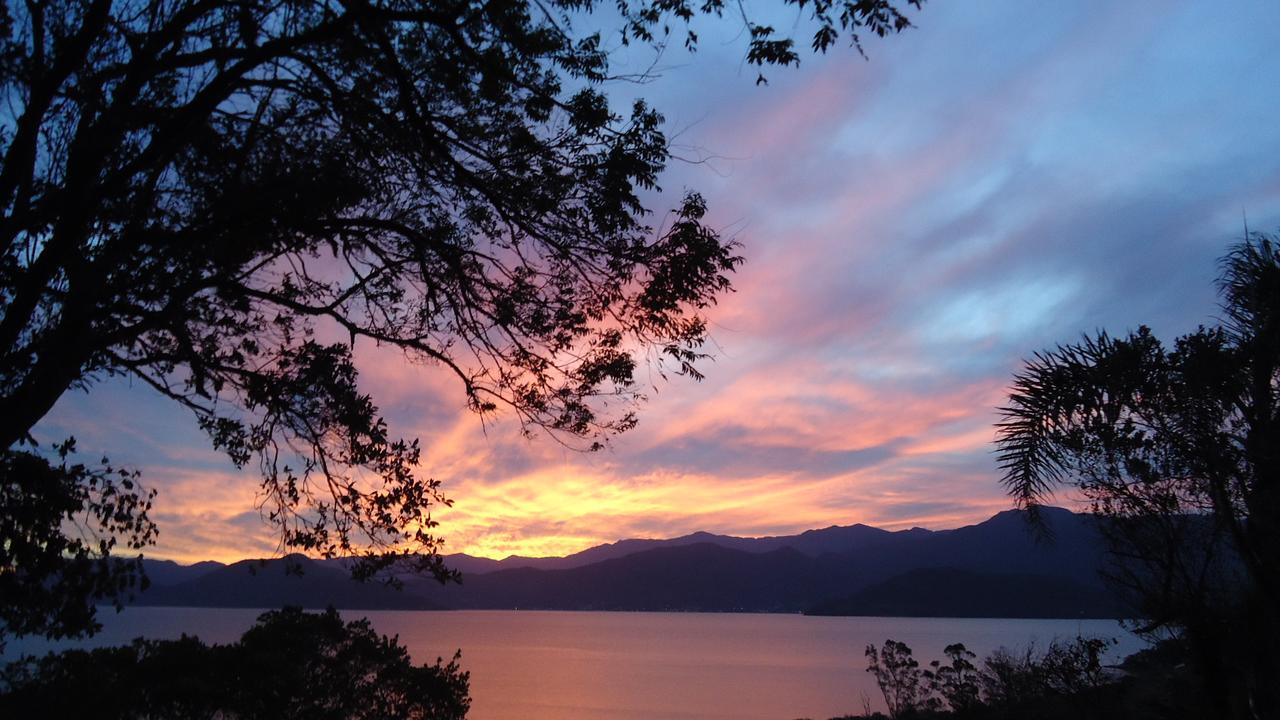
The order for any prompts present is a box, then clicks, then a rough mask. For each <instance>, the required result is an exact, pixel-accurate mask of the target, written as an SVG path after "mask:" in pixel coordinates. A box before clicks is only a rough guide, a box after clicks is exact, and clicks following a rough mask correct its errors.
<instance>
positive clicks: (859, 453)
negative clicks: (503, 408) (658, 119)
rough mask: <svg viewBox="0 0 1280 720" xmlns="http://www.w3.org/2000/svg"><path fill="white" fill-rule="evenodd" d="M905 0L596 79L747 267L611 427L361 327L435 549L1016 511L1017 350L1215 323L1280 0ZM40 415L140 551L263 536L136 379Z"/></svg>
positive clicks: (538, 548)
mask: <svg viewBox="0 0 1280 720" xmlns="http://www.w3.org/2000/svg"><path fill="white" fill-rule="evenodd" d="M916 20H917V24H918V26H919V27H918V29H916V30H913V31H911V32H909V33H907V34H905V35H903V36H900V37H895V38H890V39H885V40H883V41H878V40H877V41H874V42H873V43H872V44H871V45H869V48H870V55H871V58H870V60H869V61H863V60H861V59H859V58H858V57H857V56H856V55H854V54H852V53H833V54H832V55H830V56H826V57H821V58H806V60H805V63H804V66H803V67H802V68H800V69H799V70H798V71H797V70H793V69H786V70H781V69H780V70H775V71H772V72H770V73H769V77H770V81H771V84H770V85H769V86H767V87H762V88H757V87H756V86H755V85H754V82H753V81H754V78H755V75H754V72H752V69H751V68H744V67H743V65H742V63H741V55H740V50H741V45H740V44H737V41H736V40H734V39H733V37H732V36H733V34H734V32H736V30H735V29H734V28H729V27H728V26H717V25H715V24H714V23H712V24H709V25H708V27H707V28H705V29H704V28H702V27H701V26H700V30H699V32H700V35H702V37H703V43H702V50H701V51H700V53H699V54H698V55H697V56H695V57H694V58H689V59H686V58H683V57H671V58H667V60H668V61H669V64H670V65H671V67H669V68H668V69H667V70H666V71H665V76H664V77H663V78H662V79H661V80H660V81H658V82H656V83H654V84H652V85H645V86H635V87H626V86H618V88H617V89H619V90H620V91H621V95H619V98H618V99H619V101H620V102H621V101H622V100H623V98H622V96H623V95H637V94H638V95H650V96H652V97H653V98H654V100H655V105H656V106H658V107H660V108H662V109H663V110H664V112H665V113H666V115H667V117H668V118H669V119H670V120H671V122H672V128H673V129H674V130H677V131H679V137H678V138H677V139H676V142H677V143H679V145H680V148H679V149H680V151H681V153H682V154H688V155H690V156H693V157H695V158H697V157H707V158H708V160H707V161H706V162H703V163H675V164H673V166H672V167H671V168H670V169H669V171H668V173H667V174H666V175H665V176H664V178H663V181H662V185H663V186H664V187H665V188H667V190H666V192H665V193H663V194H660V195H650V196H648V197H649V198H650V200H651V205H653V207H655V208H657V209H659V211H660V210H661V209H662V208H665V207H669V206H670V204H671V203H672V202H673V200H674V197H675V196H677V195H678V194H679V192H680V191H681V190H682V189H684V188H697V189H699V190H701V191H702V192H703V193H704V194H705V195H706V197H707V199H708V201H709V204H710V207H711V212H712V214H711V221H712V223H713V224H714V225H715V226H716V227H719V228H721V229H723V230H724V232H725V233H727V234H730V235H733V236H735V237H737V238H738V239H740V240H741V241H742V242H743V243H744V248H743V252H744V254H745V255H746V257H747V260H748V262H747V264H746V266H745V267H744V268H743V269H742V271H741V272H740V273H738V275H737V276H736V278H735V286H736V288H737V292H736V293H733V294H731V295H728V296H726V297H725V298H723V299H722V302H721V303H720V304H719V305H717V306H716V307H714V308H712V309H710V312H709V319H710V321H711V323H712V327H713V329H714V335H715V347H714V348H713V350H715V352H716V354H717V358H716V360H715V362H714V363H712V364H710V365H709V366H708V367H707V368H706V369H707V371H708V376H707V379H706V380H705V381H703V382H702V383H694V382H692V381H689V380H687V379H676V380H673V381H672V382H670V383H660V382H656V381H655V382H654V383H653V388H652V390H651V391H650V392H649V393H648V394H649V395H650V400H649V402H647V403H646V404H645V405H644V406H643V407H642V408H641V423H640V426H639V427H638V428H637V429H635V430H634V431H632V432H631V433H628V434H627V435H625V436H622V437H619V438H617V439H615V441H614V442H613V443H612V447H611V449H610V450H607V451H604V452H601V453H594V454H581V453H577V452H573V451H571V450H567V449H565V448H563V447H562V446H560V445H558V444H556V443H554V442H551V441H548V440H547V439H545V438H544V439H535V440H533V441H530V440H528V439H526V438H525V437H524V436H523V435H521V433H520V432H519V427H517V426H516V424H515V423H514V421H513V420H512V419H511V418H509V417H506V418H497V419H494V420H492V421H490V422H487V423H486V424H482V423H481V422H480V420H479V419H478V418H477V417H476V416H475V415H473V414H471V413H469V412H467V411H466V410H465V409H464V408H463V395H462V390H461V388H460V387H459V385H458V383H457V380H456V378H453V377H451V376H450V375H449V373H448V372H446V371H444V370H443V369H441V368H439V367H431V366H419V365H412V364H409V363H407V362H406V361H405V360H404V358H403V357H402V356H401V355H399V354H398V353H396V352H393V351H390V350H387V349H385V348H378V347H375V346H373V345H367V344H364V343H360V344H358V345H357V348H356V355H357V361H358V364H359V366H360V369H361V373H362V379H363V382H364V385H365V388H366V390H368V391H369V392H370V393H371V394H372V395H373V397H374V398H375V401H376V402H378V403H379V404H380V406H381V407H382V409H383V410H384V411H385V412H386V414H387V416H388V419H389V420H390V422H391V426H392V429H393V431H394V432H396V433H398V434H400V435H403V436H406V437H417V438H420V439H421V441H422V447H423V458H424V466H423V470H422V471H423V472H424V473H428V474H430V475H431V476H433V477H438V478H440V479H442V480H444V481H445V489H446V492H447V494H449V495H450V496H451V497H453V498H454V499H455V500H456V505H455V506H454V507H452V508H442V509H440V511H439V512H438V513H437V515H436V517H437V519H439V520H440V521H441V523H442V525H441V527H440V532H441V534H443V535H444V536H445V537H446V538H447V539H448V545H447V546H446V547H447V549H449V550H451V551H467V552H472V553H476V554H483V555H490V556H495V557H500V556H504V555H506V554H510V553H520V554H562V553H567V552H573V551H576V550H581V549H583V548H585V547H588V546H590V545H593V544H597V543H600V542H610V541H613V540H616V539H618V538H621V537H629V536H649V537H669V536H673V535H678V534H683V533H687V532H692V531H694V530H710V531H715V532H724V533H731V534H739V535H760V534H779V533H788V532H797V531H800V530H804V529H807V528H811V527H820V526H825V525H831V524H850V523H854V522H865V523H869V524H876V525H881V526H884V527H889V528H894V529H900V528H906V527H911V526H913V525H921V526H927V527H955V526H958V525H964V524H968V523H972V522H975V521H978V520H981V519H982V518H984V517H986V516H989V515H990V514H992V513H994V512H996V511H998V510H1000V509H1003V508H1005V507H1008V500H1007V498H1006V497H1005V496H1004V495H1003V493H1002V489H1001V487H1000V485H999V482H998V479H999V471H998V468H997V467H996V465H995V461H994V457H993V454H992V447H991V439H992V435H993V431H992V423H993V422H994V421H995V420H996V418H997V415H996V410H995V408H996V407H997V406H999V405H1000V404H1001V402H1002V401H1003V398H1004V395H1005V392H1006V388H1007V386H1008V382H1009V379H1010V377H1011V375H1012V373H1013V372H1014V371H1016V370H1017V369H1018V367H1019V366H1020V364H1021V362H1022V361H1023V359H1024V358H1026V357H1029V356H1030V355H1031V353H1032V352H1034V351H1036V350H1039V349H1043V348H1045V347H1050V346H1052V345H1053V344H1055V343H1059V342H1070V341H1073V340H1074V339H1076V338H1077V337H1079V334H1080V333H1082V332H1086V333H1087V332H1093V331H1094V330H1096V329H1099V328H1107V329H1108V330H1110V331H1112V332H1114V333H1122V332H1125V331H1127V330H1130V329H1134V328H1136V327H1137V325H1139V324H1143V323H1146V324H1149V325H1151V326H1152V327H1153V328H1154V329H1155V330H1156V332H1157V333H1159V334H1160V335H1161V336H1164V337H1171V336H1173V335H1175V334H1177V333H1180V332H1186V331H1189V330H1191V329H1193V328H1194V327H1195V326H1196V325H1197V324H1200V323H1209V322H1213V320H1214V315H1215V313H1216V302H1215V297H1214V290H1213V284H1212V281H1213V277H1214V273H1215V264H1214V263H1215V259H1216V258H1217V257H1218V256H1219V255H1220V254H1221V253H1222V252H1223V250H1224V249H1225V248H1226V246H1227V244H1228V243H1230V242H1231V241H1232V240H1234V239H1236V238H1238V237H1239V236H1240V233H1241V231H1242V228H1243V214H1244V213H1247V215H1248V219H1249V224H1250V226H1251V227H1252V228H1254V229H1262V230H1269V231H1273V230H1276V229H1278V228H1280V168H1277V165H1276V163H1275V160H1274V159H1275V158H1276V157H1278V156H1280V123H1275V122H1274V116H1275V108H1276V107H1277V104H1278V103H1280V95H1278V93H1277V91H1276V89H1275V84H1274V82H1272V78H1274V77H1276V76H1278V75H1280V56H1278V55H1277V54H1276V53H1275V52H1274V51H1273V47H1274V38H1272V37H1271V34H1272V28H1274V27H1276V25H1277V23H1280V5H1275V4H1260V3H1256V4H1253V5H1249V6H1248V7H1244V6H1242V7H1237V8H1233V9H1232V11H1231V12H1230V13H1223V12H1221V11H1220V10H1218V9H1216V8H1214V7H1212V6H1209V5H1207V4H1204V3H1195V2H1181V3H1171V4H1169V5H1167V6H1165V7H1163V8H1162V12H1161V13H1150V12H1148V11H1147V10H1146V9H1145V8H1143V7H1140V6H1138V5H1132V4H1130V5H1125V4H1117V3H1106V2H1082V3H1057V4H1047V3H1038V4H1037V3H1020V2H1016V0H1006V1H1005V2H990V3H980V4H972V3H970V4H963V5H961V4H951V5H947V4H938V5H936V6H934V5H928V6H926V9H925V11H924V12H922V13H920V14H919V15H918V17H917V18H916ZM717 28H719V29H717ZM717 33H720V34H719V35H718V34H717ZM642 377H645V379H646V380H648V379H649V378H648V376H647V375H645V374H644V373H642ZM39 431H40V433H39V434H40V435H41V437H42V439H46V440H49V439H60V438H61V437H65V436H66V435H71V434H74V435H76V437H77V438H78V439H79V440H80V441H81V442H80V444H81V447H82V448H83V449H84V450H85V451H86V453H93V454H96V453H100V452H104V451H106V452H109V454H111V456H112V459H113V460H119V461H124V462H127V463H130V464H133V465H135V466H138V467H141V468H142V469H143V470H144V477H145V478H146V479H147V481H148V482H152V483H154V484H155V485H156V486H157V487H159V489H160V491H161V494H160V497H159V498H158V504H157V517H160V518H162V520H163V522H162V535H161V538H160V545H159V546H158V547H157V548H156V549H155V552H156V554H157V555H161V556H166V555H167V556H171V557H178V558H183V559H199V558H203V557H216V558H219V559H235V558H237V557H242V556H247V555H255V554H264V553H270V552H273V551H274V539H273V538H272V537H271V536H270V534H269V533H268V532H266V531H265V530H260V531H255V529H254V528H255V515H256V513H255V511H254V507H255V506H254V500H255V488H256V480H255V478H254V477H253V475H252V473H249V472H246V473H240V472H237V471H235V470H234V469H233V468H231V467H230V465H229V463H228V462H227V461H226V460H225V459H224V458H222V457H221V456H219V455H218V454H217V453H215V452H213V451H212V450H210V449H209V447H208V443H207V440H206V439H205V438H204V437H203V436H202V435H201V433H200V432H199V431H198V430H196V429H195V428H194V424H193V422H192V421H191V419H190V418H189V417H187V416H186V415H185V414H184V413H182V412H181V411H180V410H177V409H175V408H174V407H172V406H171V404H169V403H168V402H167V401H165V400H163V399H162V398H159V397H158V396H156V395H155V394H154V393H152V392H151V391H149V390H146V389H145V388H140V387H130V386H128V385H127V384H126V383H123V382H121V381H110V382H104V383H102V384H100V385H98V386H97V387H95V388H94V389H93V392H92V393H91V394H89V395H87V396H86V395H81V394H73V395H68V396H67V397H66V398H64V400H63V401H62V402H61V403H60V404H59V405H58V407H57V408H56V409H55V411H54V412H53V413H52V414H51V415H50V417H49V418H47V419H46V421H45V422H44V423H43V424H42V425H41V426H40V428H39ZM1065 500H1066V501H1068V502H1070V501H1071V499H1070V498H1065Z"/></svg>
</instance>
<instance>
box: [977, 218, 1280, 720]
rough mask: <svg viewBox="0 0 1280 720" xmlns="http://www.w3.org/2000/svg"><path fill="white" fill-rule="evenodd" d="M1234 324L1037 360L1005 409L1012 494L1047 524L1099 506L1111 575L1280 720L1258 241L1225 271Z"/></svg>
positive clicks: (1272, 373) (1226, 686)
mask: <svg viewBox="0 0 1280 720" xmlns="http://www.w3.org/2000/svg"><path fill="white" fill-rule="evenodd" d="M1219 291H1220V294H1221V298H1222V312H1223V322H1222V324H1221V325H1220V326H1216V327H1209V328H1206V327H1203V326H1202V327H1200V328H1199V329H1198V330H1197V331H1195V332H1193V333H1190V334H1188V335H1184V336H1181V337H1179V338H1177V339H1176V340H1175V342H1174V343H1173V346H1172V347H1171V348H1166V347H1165V346H1164V345H1163V344H1162V343H1161V342H1160V341H1159V340H1158V339H1157V338H1156V337H1155V336H1154V335H1153V334H1152V333H1151V331H1150V330H1149V329H1148V328H1146V327H1142V328H1139V329H1138V331H1137V332H1134V333H1130V334H1129V335H1128V336H1127V337H1124V338H1113V337H1111V336H1109V335H1108V334H1107V333H1105V332H1100V333H1098V334H1097V335H1096V336H1086V337H1084V338H1083V339H1082V340H1081V341H1080V342H1078V343H1075V344H1071V345H1061V346H1058V347H1057V348H1055V349H1054V350H1051V351H1046V352H1041V353H1037V354H1036V355H1035V356H1034V357H1033V359H1032V360H1031V361H1030V362H1028V363H1027V365H1026V367H1025V368H1024V369H1023V370H1022V371H1021V372H1020V373H1018V374H1017V375H1016V376H1015V378H1014V383H1013V389H1012V392H1011V394H1010V397H1009V403H1008V405H1007V406H1006V407H1004V408H1001V411H1002V414H1003V418H1002V421H1001V422H1000V423H998V425H997V441H996V442H997V453H998V460H999V463H1000V467H1001V469H1002V470H1003V471H1004V477H1003V480H1002V482H1003V484H1004V486H1005V488H1006V490H1007V491H1008V492H1009V494H1010V495H1011V496H1012V497H1013V498H1014V500H1015V501H1016V502H1017V503H1018V505H1020V506H1022V507H1025V508H1027V509H1028V510H1030V511H1031V512H1032V516H1033V517H1035V509H1036V508H1037V507H1038V506H1039V505H1040V504H1041V503H1042V502H1044V501H1045V500H1047V499H1048V498H1049V497H1050V496H1051V495H1052V494H1053V492H1054V491H1055V490H1058V489H1068V490H1070V491H1074V492H1077V493H1079V494H1080V495H1081V496H1083V498H1084V499H1085V500H1087V501H1088V502H1089V503H1090V504H1091V506H1092V508H1093V511H1094V513H1095V515H1096V516H1097V517H1098V520H1099V526H1100V528H1101V529H1102V530H1103V532H1104V535H1105V536H1106V537H1107V539H1108V541H1109V545H1110V549H1111V552H1112V559H1113V562H1112V563H1111V569H1110V571H1109V573H1108V574H1109V575H1110V577H1111V579H1112V580H1114V581H1116V586H1117V588H1118V589H1119V590H1120V591H1121V592H1125V593H1126V594H1127V595H1128V597H1129V598H1130V599H1131V600H1132V601H1133V603H1134V607H1135V610H1136V611H1137V612H1138V613H1139V614H1141V615H1142V617H1144V618H1145V620H1144V623H1143V624H1142V625H1141V626H1140V627H1139V630H1141V631H1146V632H1154V631H1156V630H1157V629H1159V628H1169V629H1172V630H1174V631H1175V632H1177V633H1179V634H1180V635H1181V636H1182V637H1183V638H1184V639H1185V640H1186V641H1187V642H1188V644H1189V646H1190V647H1191V648H1193V651H1194V652H1195V654H1196V656H1197V658H1198V660H1199V665H1200V667H1201V669H1202V671H1203V673H1204V676H1205V681H1206V683H1207V685H1208V690H1209V691H1210V692H1212V693H1213V695H1214V696H1215V697H1216V698H1217V699H1218V702H1219V703H1220V705H1221V708H1222V710H1223V711H1229V712H1231V713H1232V714H1233V715H1236V716H1238V717H1275V716H1276V714H1277V713H1280V693H1277V689H1276V687H1275V683H1274V679H1275V678H1278V677H1280V665H1277V658H1280V462H1278V459H1277V452H1280V416H1278V413H1277V397H1278V396H1280V248H1278V246H1277V241H1276V239H1275V238H1274V237H1268V236H1266V235H1262V234H1257V233H1253V234H1246V238H1245V240H1244V241H1243V242H1241V243H1239V244H1238V245H1236V246H1235V247H1234V248H1233V249H1232V250H1231V252H1230V253H1228V254H1227V255H1226V257H1224V258H1223V259H1222V261H1221V275H1220V279H1219Z"/></svg>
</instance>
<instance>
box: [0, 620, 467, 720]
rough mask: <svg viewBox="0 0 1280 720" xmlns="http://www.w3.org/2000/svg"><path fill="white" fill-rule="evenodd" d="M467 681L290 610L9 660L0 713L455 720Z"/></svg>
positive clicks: (362, 634) (382, 641)
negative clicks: (210, 629)
mask: <svg viewBox="0 0 1280 720" xmlns="http://www.w3.org/2000/svg"><path fill="white" fill-rule="evenodd" d="M468 691H469V678H468V675H467V673H466V672H463V671H461V670H460V669H459V667H458V658H457V657H456V656H455V657H454V659H453V660H451V661H450V662H448V663H446V662H444V661H442V660H437V661H436V663H435V664H434V665H414V664H413V662H412V661H411V660H410V658H409V654H408V651H407V650H406V649H405V648H404V647H403V646H402V645H400V644H399V643H398V642H397V640H396V639H395V638H388V637H386V636H382V635H379V634H378V633H376V632H375V631H374V630H373V629H372V628H371V627H370V625H369V622H368V621H367V620H359V621H355V622H350V623H344V622H343V621H342V618H341V617H340V616H339V615H338V614H337V612H335V611H334V610H332V609H330V610H329V611H328V612H325V613H322V614H313V613H304V612H302V611H301V610H298V609H296V608H293V609H289V608H287V609H285V610H282V611H272V612H269V613H266V614H264V615H262V616H261V617H260V618H258V622H257V624H255V625H254V626H253V627H252V628H250V629H249V630H248V631H247V632H246V633H245V634H244V636H243V637H242V638H241V639H240V641H239V642H236V643H232V644H230V645H205V644H203V643H201V642H200V641H199V640H198V639H196V638H194V637H187V636H183V637H182V639H180V640H144V639H141V638H140V639H137V640H135V641H133V643H132V644H130V645H126V646H123V647H108V648H99V649H95V650H67V651H63V652H61V653H57V654H49V655H46V656H45V657H43V658H30V657H29V658H24V659H22V660H19V661H16V662H13V663H10V664H9V665H8V666H7V667H6V668H5V670H4V672H3V674H2V675H0V714H4V716H5V717H95V718H119V719H122V720H123V719H125V718H139V719H141V718H157V717H163V718H211V717H218V718H226V719H227V720H232V719H235V718H299V719H301V718H325V719H329V720H356V719H361V718H368V719H370V720H373V719H375V718H403V719H405V720H410V719H414V720H461V718H464V717H466V713H467V710H468V708H469V707H470V698H469V697H468Z"/></svg>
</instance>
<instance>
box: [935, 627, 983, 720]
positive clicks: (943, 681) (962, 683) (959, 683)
mask: <svg viewBox="0 0 1280 720" xmlns="http://www.w3.org/2000/svg"><path fill="white" fill-rule="evenodd" d="M942 652H943V654H944V655H946V656H947V659H948V660H949V661H950V663H948V664H946V665H943V664H942V662H941V661H939V660H934V661H932V662H930V663H929V669H928V670H925V671H924V673H923V675H924V679H925V681H926V682H927V684H928V688H929V691H930V692H932V693H935V694H936V695H937V696H938V697H940V698H942V699H943V700H944V701H946V703H947V706H948V707H950V708H951V710H952V711H953V712H956V713H960V714H964V713H965V712H967V711H969V710H970V709H971V708H973V707H974V706H975V705H977V704H978V692H979V680H980V674H979V672H978V668H977V666H975V665H974V664H973V662H972V661H973V659H974V658H976V657H977V656H976V655H974V654H973V653H972V652H969V650H968V648H966V647H965V646H964V645H963V644H961V643H955V644H953V645H948V646H947V647H946V648H945V649H944V650H943V651H942Z"/></svg>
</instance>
